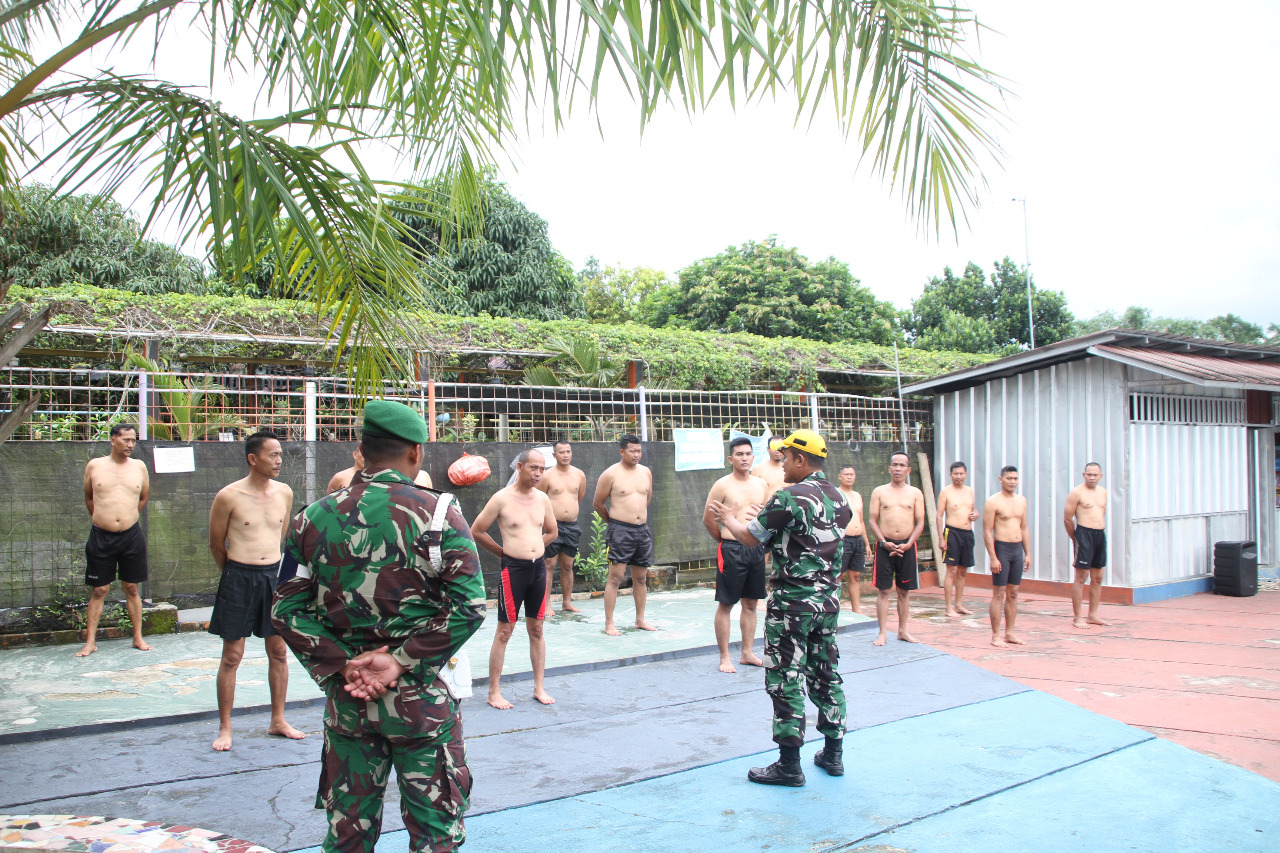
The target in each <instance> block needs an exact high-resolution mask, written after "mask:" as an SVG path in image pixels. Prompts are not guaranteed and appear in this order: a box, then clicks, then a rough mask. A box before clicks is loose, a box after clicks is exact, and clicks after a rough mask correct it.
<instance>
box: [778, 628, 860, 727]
mask: <svg viewBox="0 0 1280 853" xmlns="http://www.w3.org/2000/svg"><path fill="white" fill-rule="evenodd" d="M839 618H840V615H839V614H838V613H785V612H776V611H772V610H770V611H768V612H767V613H766V614H765V620H764V665H765V671H764V689H765V691H766V692H767V693H768V694H769V698H771V699H772V700H773V740H774V742H775V743H777V744H778V746H795V747H798V746H801V745H803V744H804V722H805V720H804V692H803V691H802V689H801V687H800V682H801V681H804V683H805V684H806V685H807V686H808V689H809V699H810V700H811V701H812V702H813V704H815V705H817V706H818V731H820V732H822V733H823V734H824V735H826V736H827V737H830V738H839V737H843V736H844V719H845V704H844V689H843V688H842V687H841V686H840V685H841V683H842V682H841V679H840V673H839V672H838V671H837V667H839V665H840V649H839V648H838V647H837V646H836V622H837V620H838V619H839Z"/></svg>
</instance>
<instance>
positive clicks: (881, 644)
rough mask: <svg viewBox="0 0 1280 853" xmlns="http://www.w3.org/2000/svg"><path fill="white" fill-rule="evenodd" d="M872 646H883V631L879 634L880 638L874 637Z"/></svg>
mask: <svg viewBox="0 0 1280 853" xmlns="http://www.w3.org/2000/svg"><path fill="white" fill-rule="evenodd" d="M872 645H873V646H883V645H884V632H883V631H881V632H880V636H878V637H876V639H875V642H874V643H872Z"/></svg>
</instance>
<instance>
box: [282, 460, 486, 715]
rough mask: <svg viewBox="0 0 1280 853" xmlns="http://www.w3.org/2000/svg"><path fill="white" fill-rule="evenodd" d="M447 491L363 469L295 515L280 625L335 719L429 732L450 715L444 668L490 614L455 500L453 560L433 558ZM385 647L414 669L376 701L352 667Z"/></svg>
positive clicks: (447, 543)
mask: <svg viewBox="0 0 1280 853" xmlns="http://www.w3.org/2000/svg"><path fill="white" fill-rule="evenodd" d="M437 496H438V493H437V492H433V491H430V490H428V489H424V488H421V487H419V486H415V485H414V484H413V483H412V482H411V481H410V480H409V479H408V478H407V477H405V476H404V475H402V474H400V473H399V472H398V471H394V470H392V469H390V468H379V469H372V470H370V469H365V470H363V471H361V472H359V473H357V474H356V476H355V477H354V478H353V479H352V481H351V485H350V486H348V487H347V488H345V489H341V490H339V491H336V492H334V493H333V494H331V495H328V496H326V497H323V498H321V499H320V500H318V501H316V502H315V503H313V504H311V505H310V506H308V507H307V508H306V509H304V510H302V512H300V513H298V515H297V516H295V517H294V519H293V523H292V524H291V525H290V528H289V534H288V536H287V537H286V540H285V549H286V550H287V551H288V552H289V553H291V554H292V555H293V556H294V558H295V559H297V561H298V576H297V577H295V578H293V579H292V580H289V581H286V582H285V583H283V584H281V585H280V588H279V589H278V590H276V599H275V606H274V608H273V612H272V624H274V625H275V627H276V630H277V631H279V632H280V635H281V636H282V637H283V638H284V641H285V642H286V643H287V644H288V645H289V648H291V649H292V650H293V652H294V654H296V655H297V656H298V659H299V660H300V661H301V662H302V664H303V666H305V667H306V668H307V671H308V672H310V673H311V677H312V678H314V679H315V681H316V683H317V684H319V685H320V687H321V689H323V690H324V691H325V693H326V694H327V695H328V697H329V702H328V706H327V708H326V710H325V725H326V726H328V727H329V728H331V729H334V730H336V731H339V732H343V733H347V734H360V733H367V732H373V731H376V732H380V733H382V734H384V735H392V736H394V735H399V736H404V737H417V736H431V735H433V734H434V732H435V730H436V728H437V727H438V726H439V725H440V724H441V723H444V722H445V721H447V720H448V719H449V718H450V717H451V716H452V713H453V707H454V702H453V700H452V699H451V698H450V697H449V695H448V691H447V690H446V688H445V687H444V685H443V683H442V682H441V681H440V680H439V679H438V678H437V675H438V674H439V672H440V668H441V667H442V666H444V665H445V664H446V663H448V661H449V658H450V657H452V656H453V655H455V654H456V653H457V651H458V649H459V648H461V647H462V644H463V643H465V642H466V641H467V640H468V639H469V638H470V637H471V635H472V634H474V633H475V632H476V629H478V628H479V627H480V623H481V622H483V621H484V611H485V604H484V578H483V577H482V575H481V574H480V561H479V558H478V556H477V554H476V544H475V540H473V539H472V538H471V530H470V528H469V527H468V526H467V522H466V520H465V519H464V518H463V517H462V513H461V512H460V511H459V510H458V507H457V504H454V505H453V506H451V507H450V508H449V511H448V514H447V515H446V516H445V521H446V524H445V528H444V530H443V531H442V533H440V534H434V535H436V536H438V537H439V544H440V546H441V552H442V556H443V558H444V560H443V566H442V568H441V570H440V571H438V572H437V571H436V570H435V569H434V568H433V566H432V565H431V558H430V552H429V546H430V544H431V537H432V535H433V534H432V533H431V532H430V526H431V516H432V514H433V513H434V512H435V508H436V500H437ZM381 646H387V647H389V648H390V650H391V653H392V655H393V656H394V657H395V658H396V660H397V661H399V662H400V664H401V665H402V666H404V667H405V669H406V672H405V673H404V675H403V676H401V678H400V680H399V685H398V687H397V688H396V689H394V690H391V691H388V692H387V694H386V695H385V696H383V697H381V698H380V699H377V700H374V701H370V702H365V701H364V700H360V699H354V698H352V697H351V695H350V694H348V693H347V692H346V691H345V690H343V689H342V686H343V684H344V683H345V682H344V680H343V678H342V675H341V671H342V668H343V667H344V666H346V663H347V661H348V660H350V659H351V658H353V657H355V656H356V655H358V654H360V653H361V652H365V651H370V650H373V649H377V648H379V647H381Z"/></svg>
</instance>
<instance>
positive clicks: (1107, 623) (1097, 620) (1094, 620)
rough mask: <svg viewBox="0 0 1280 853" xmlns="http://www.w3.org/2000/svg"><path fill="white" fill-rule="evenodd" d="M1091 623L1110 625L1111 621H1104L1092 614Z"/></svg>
mask: <svg viewBox="0 0 1280 853" xmlns="http://www.w3.org/2000/svg"><path fill="white" fill-rule="evenodd" d="M1089 624H1090V625H1110V624H1111V623H1110V622H1103V621H1102V620H1101V619H1099V618H1098V617H1097V616H1090V617H1089Z"/></svg>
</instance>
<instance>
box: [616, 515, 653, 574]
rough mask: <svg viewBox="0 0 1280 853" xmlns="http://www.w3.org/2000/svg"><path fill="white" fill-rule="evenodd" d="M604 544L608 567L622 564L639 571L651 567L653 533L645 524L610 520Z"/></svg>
mask: <svg viewBox="0 0 1280 853" xmlns="http://www.w3.org/2000/svg"><path fill="white" fill-rule="evenodd" d="M604 544H606V545H608V546H609V564H610V565H614V566H616V565H618V564H619V563H623V564H625V565H628V566H635V567H637V568H641V569H647V568H649V567H650V566H652V565H653V531H652V530H650V529H649V525H647V524H628V523H627V522H625V521H613V520H610V521H609V527H608V529H607V530H606V531H605V534H604Z"/></svg>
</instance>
